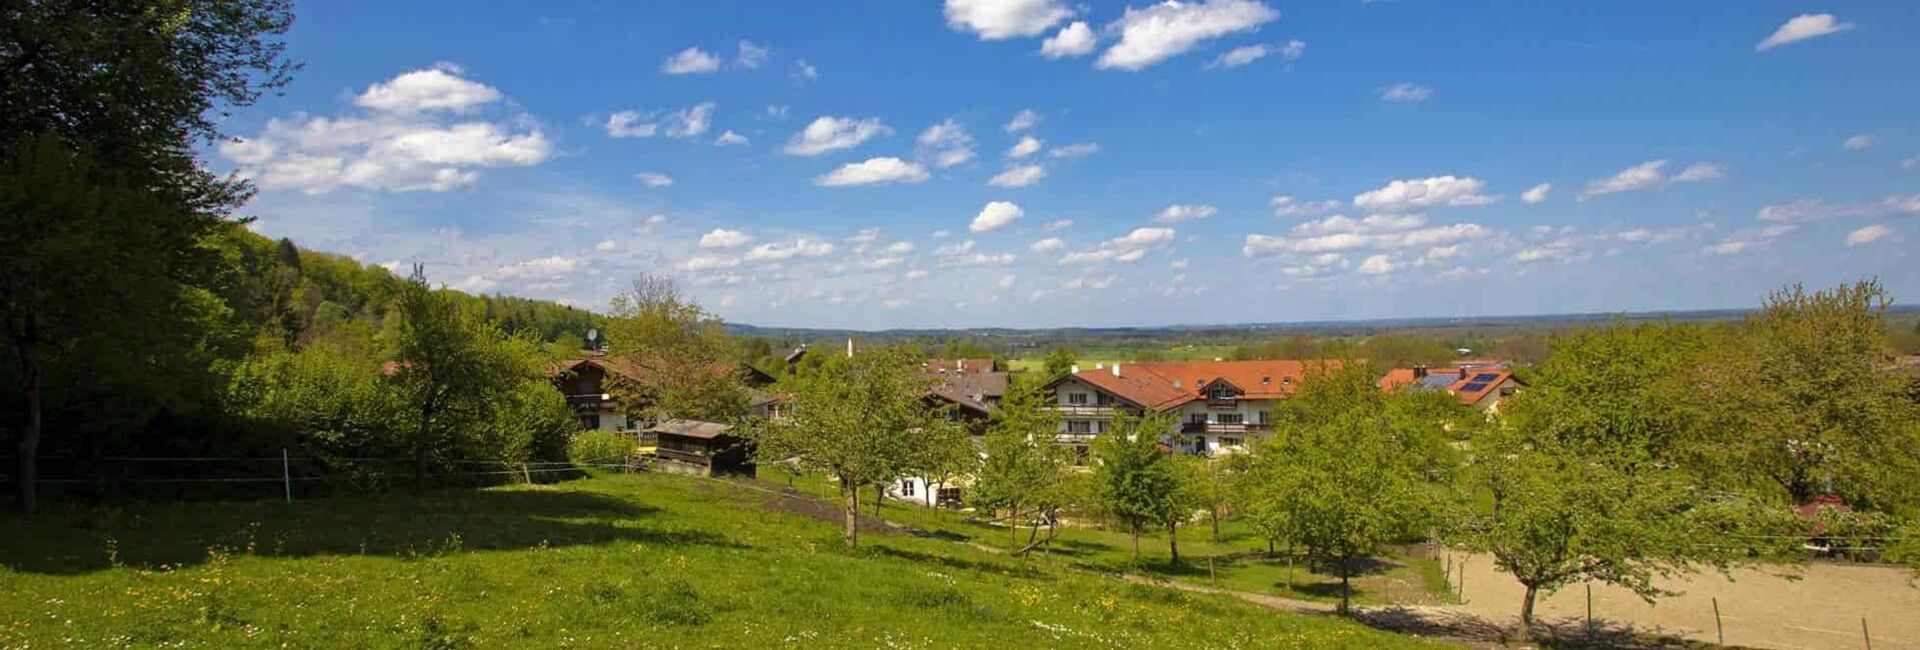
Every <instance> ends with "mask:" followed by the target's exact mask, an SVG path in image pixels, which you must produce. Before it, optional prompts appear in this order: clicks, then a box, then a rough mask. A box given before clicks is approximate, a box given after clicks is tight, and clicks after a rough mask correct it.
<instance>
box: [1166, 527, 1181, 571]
mask: <svg viewBox="0 0 1920 650" xmlns="http://www.w3.org/2000/svg"><path fill="white" fill-rule="evenodd" d="M1179 529H1180V524H1178V523H1175V522H1171V521H1169V522H1167V553H1168V554H1169V555H1172V556H1173V563H1174V564H1175V565H1176V566H1177V565H1179V564H1180V530H1179Z"/></svg>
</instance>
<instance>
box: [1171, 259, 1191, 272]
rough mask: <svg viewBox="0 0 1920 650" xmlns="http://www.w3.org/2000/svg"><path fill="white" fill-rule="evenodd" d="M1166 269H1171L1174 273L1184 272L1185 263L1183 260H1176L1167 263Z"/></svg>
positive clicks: (1185, 268)
mask: <svg viewBox="0 0 1920 650" xmlns="http://www.w3.org/2000/svg"><path fill="white" fill-rule="evenodd" d="M1167 268H1170V269H1173V270H1175V271H1185V270H1187V261H1186V260H1184V259H1178V260H1174V261H1172V262H1168V263H1167Z"/></svg>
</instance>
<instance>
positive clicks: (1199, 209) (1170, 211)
mask: <svg viewBox="0 0 1920 650" xmlns="http://www.w3.org/2000/svg"><path fill="white" fill-rule="evenodd" d="M1219 211H1220V210H1219V209H1218V208H1215V207H1213V206H1211V205H1206V204H1204V203H1203V204H1194V205H1179V204H1175V205H1169V206H1167V209H1165V210H1161V211H1160V214H1159V216H1156V217H1154V218H1153V220H1154V221H1158V222H1160V223H1180V222H1182V221H1193V220H1196V219H1205V218H1207V217H1211V216H1213V215H1214V214H1215V213H1218V212H1219Z"/></svg>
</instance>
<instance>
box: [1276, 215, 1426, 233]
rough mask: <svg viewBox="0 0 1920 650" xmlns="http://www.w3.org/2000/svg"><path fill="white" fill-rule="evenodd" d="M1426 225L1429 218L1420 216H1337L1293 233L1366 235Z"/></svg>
mask: <svg viewBox="0 0 1920 650" xmlns="http://www.w3.org/2000/svg"><path fill="white" fill-rule="evenodd" d="M1424 225H1427V217H1426V216H1425V215H1420V214H1375V215H1368V216H1367V217H1365V218H1362V219H1354V218H1351V217H1348V216H1346V215H1339V214H1336V215H1333V216H1331V217H1327V218H1325V219H1321V220H1319V221H1310V222H1307V223H1303V224H1300V225H1297V226H1294V227H1293V230H1292V233H1293V234H1295V235H1303V236H1310V237H1315V236H1320V235H1333V234H1341V233H1354V234H1363V235H1364V234H1377V233H1385V232H1398V231H1402V230H1412V229H1414V228H1419V227H1421V226H1424Z"/></svg>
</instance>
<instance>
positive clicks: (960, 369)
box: [921, 359, 994, 375]
mask: <svg viewBox="0 0 1920 650" xmlns="http://www.w3.org/2000/svg"><path fill="white" fill-rule="evenodd" d="M921 367H923V368H926V370H927V372H933V373H941V374H948V375H970V374H976V373H982V372H993V371H994V369H993V360H992V359H928V360H927V361H926V363H923V364H921Z"/></svg>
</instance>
